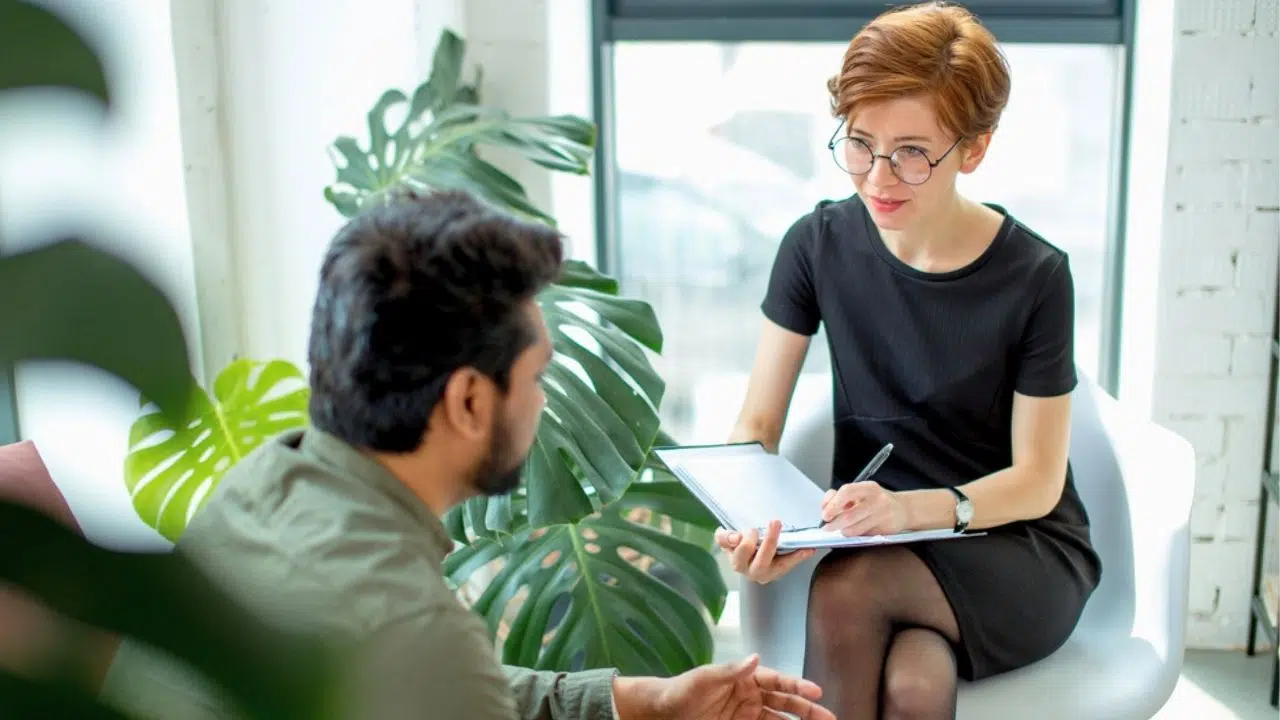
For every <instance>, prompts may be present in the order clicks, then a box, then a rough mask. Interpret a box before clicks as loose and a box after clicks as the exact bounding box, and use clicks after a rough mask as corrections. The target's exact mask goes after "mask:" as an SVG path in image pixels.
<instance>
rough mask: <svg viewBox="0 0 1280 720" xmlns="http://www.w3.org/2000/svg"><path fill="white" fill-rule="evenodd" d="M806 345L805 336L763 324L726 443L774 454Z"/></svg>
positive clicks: (807, 343)
mask: <svg viewBox="0 0 1280 720" xmlns="http://www.w3.org/2000/svg"><path fill="white" fill-rule="evenodd" d="M810 341H811V338H810V337H809V336H808V335H801V334H799V333H795V332H792V331H790V330H786V329H784V328H782V327H781V326H779V325H777V324H775V323H774V322H772V321H770V320H767V319H766V320H765V321H764V323H763V328H762V329H761V332H760V342H759V344H758V345H757V346H756V357H755V362H754V363H753V365H752V367H751V379H750V380H749V381H748V382H747V396H746V398H745V399H744V400H743V403H742V409H741V411H739V413H738V420H737V423H736V424H735V425H734V427H733V432H732V433H730V435H729V442H731V443H736V442H759V443H760V444H762V445H764V446H765V448H766V449H767V450H768V451H769V452H777V451H778V441H779V440H780V439H781V438H782V428H783V426H784V425H785V423H786V417H787V408H789V407H790V405H791V396H792V394H793V393H794V392H795V388H796V380H797V378H799V376H800V367H801V366H802V365H803V364H804V358H805V354H806V353H808V351H809V343H810Z"/></svg>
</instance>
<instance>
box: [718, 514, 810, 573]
mask: <svg viewBox="0 0 1280 720" xmlns="http://www.w3.org/2000/svg"><path fill="white" fill-rule="evenodd" d="M781 533H782V523H780V522H778V521H777V520H774V521H773V522H771V523H769V527H768V529H766V530H765V533H764V538H763V539H761V538H760V537H759V533H758V532H756V530H755V529H754V528H753V529H751V530H750V531H748V532H746V533H745V534H744V533H737V532H730V531H728V530H725V529H724V528H719V529H717V530H716V544H717V545H719V546H720V549H722V550H724V551H725V552H727V553H729V561H730V564H732V565H733V569H734V571H735V572H740V573H742V574H743V575H746V576H747V579H748V580H751V581H752V582H757V583H760V584H762V585H763V584H765V583H771V582H773V581H774V580H777V579H778V578H780V577H782V576H783V575H786V574H787V573H789V572H791V570H792V569H793V568H795V566H797V565H799V564H800V563H802V562H804V561H805V560H808V559H809V558H811V557H813V553H814V551H813V550H797V551H795V552H792V553H788V554H786V555H782V556H779V555H776V554H775V553H776V552H777V550H778V536H779V535H780V534H781Z"/></svg>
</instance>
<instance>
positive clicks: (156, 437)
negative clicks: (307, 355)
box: [125, 360, 310, 541]
mask: <svg viewBox="0 0 1280 720" xmlns="http://www.w3.org/2000/svg"><path fill="white" fill-rule="evenodd" d="M194 392H195V397H194V398H193V399H192V402H191V404H190V408H191V409H190V411H189V412H188V414H187V420H186V421H185V422H183V423H181V424H180V425H175V424H173V423H171V422H169V420H168V419H167V418H166V417H165V416H164V415H162V414H160V413H159V412H149V413H147V414H145V415H143V416H141V417H139V418H138V419H137V420H136V421H135V422H134V423H133V427H132V428H131V429H130V431H129V454H128V455H127V456H126V457H125V485H126V487H128V489H129V493H130V495H132V496H133V506H134V508H135V509H136V510H137V512H138V515H139V516H140V517H141V518H142V519H143V521H145V522H146V523H147V524H148V525H150V526H152V527H154V528H155V529H156V530H158V531H159V532H160V534H161V535H164V536H165V537H166V538H168V539H170V540H173V541H177V539H178V537H179V536H180V535H181V534H182V531H183V530H184V529H185V528H186V526H187V522H188V521H189V520H190V519H191V516H192V515H194V514H195V512H196V511H197V510H198V509H199V508H200V506H201V505H203V503H204V500H205V499H206V498H208V497H209V494H210V493H211V492H212V491H213V489H214V488H215V487H216V486H217V484H218V482H219V481H220V480H221V479H222V476H223V475H224V474H225V473H226V472H227V470H228V469H230V467H231V466H232V465H234V464H235V463H236V462H238V461H239V460H240V459H241V458H243V457H244V456H245V455H248V454H249V453H250V452H252V451H253V450H254V448H256V447H258V446H259V445H261V444H262V443H263V442H264V441H266V440H270V439H271V438H273V437H274V436H276V435H278V434H280V433H282V432H284V431H286V430H290V429H293V428H299V427H302V426H304V425H305V424H306V422H307V400H308V398H309V396H310V390H309V389H308V388H307V385H306V382H305V380H304V378H303V375H302V372H301V371H300V370H299V369H298V368H297V367H295V366H293V365H292V364H290V363H288V362H285V361H283V360H275V361H271V362H267V363H257V362H252V361H249V360H237V361H235V362H233V363H231V364H230V365H229V366H227V368H226V369H225V370H223V371H222V372H221V373H220V374H219V375H218V378H217V379H216V380H215V381H214V384H213V397H212V398H210V397H209V395H208V394H206V393H205V391H204V390H202V389H200V388H199V387H196V388H195V390H194ZM144 405H145V401H144Z"/></svg>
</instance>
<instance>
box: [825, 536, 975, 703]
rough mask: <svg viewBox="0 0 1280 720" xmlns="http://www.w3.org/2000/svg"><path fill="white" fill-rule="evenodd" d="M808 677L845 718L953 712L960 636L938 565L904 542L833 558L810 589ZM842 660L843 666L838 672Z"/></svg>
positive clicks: (830, 558)
mask: <svg viewBox="0 0 1280 720" xmlns="http://www.w3.org/2000/svg"><path fill="white" fill-rule="evenodd" d="M808 633H809V637H808V645H807V647H808V650H807V651H806V653H805V669H804V674H805V677H806V678H809V679H810V680H813V681H814V682H816V683H818V685H820V686H821V687H822V689H823V704H824V705H825V706H826V707H827V708H828V709H830V710H831V711H832V712H834V713H835V714H836V717H838V718H840V720H878V719H880V718H883V720H935V719H936V718H954V717H955V704H956V661H955V656H954V655H953V654H952V651H951V645H950V643H951V642H955V641H956V640H957V639H958V638H959V635H960V630H959V627H958V626H957V624H956V618H955V615H954V614H953V613H952V612H951V605H950V604H949V603H948V602H947V599H946V596H945V595H943V593H942V588H940V587H939V586H938V581H937V580H936V579H935V578H934V577H933V573H932V572H931V571H930V570H929V568H928V566H926V565H925V564H924V562H923V561H922V560H920V558H918V557H916V555H915V554H914V553H912V552H911V551H910V550H907V549H905V548H901V547H876V548H866V549H862V550H857V551H854V552H847V553H840V554H835V553H833V554H832V555H830V556H828V557H827V558H825V559H823V561H822V562H821V563H820V564H819V566H818V569H817V571H816V572H815V573H814V577H813V585H812V588H811V590H810V595H809V620H808ZM837 668H838V671H837Z"/></svg>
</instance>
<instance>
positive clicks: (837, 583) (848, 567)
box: [809, 552, 879, 633]
mask: <svg viewBox="0 0 1280 720" xmlns="http://www.w3.org/2000/svg"><path fill="white" fill-rule="evenodd" d="M876 562H877V561H876V559H875V557H874V554H873V553H871V552H854V553H847V554H840V555H835V554H833V555H828V556H827V557H826V558H823V560H822V562H820V563H819V564H818V567H817V568H816V569H815V570H814V573H813V581H812V584H811V585H810V586H809V618H810V621H811V622H812V623H814V624H815V625H816V626H817V628H818V629H819V630H820V631H821V632H824V633H827V632H835V631H837V630H839V629H841V628H844V627H848V626H849V625H850V621H851V619H855V618H867V617H874V616H875V614H876V610H877V608H876V605H877V603H878V602H879V597H878V595H877V592H876V589H877V587H878V585H877V583H876V582H875V580H874V578H873V575H874V569H873V566H874V564H875V563H876Z"/></svg>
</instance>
